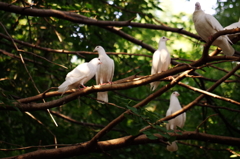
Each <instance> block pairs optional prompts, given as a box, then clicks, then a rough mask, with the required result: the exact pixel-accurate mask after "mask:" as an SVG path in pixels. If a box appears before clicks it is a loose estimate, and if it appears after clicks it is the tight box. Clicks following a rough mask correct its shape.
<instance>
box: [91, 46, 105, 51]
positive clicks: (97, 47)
mask: <svg viewBox="0 0 240 159" xmlns="http://www.w3.org/2000/svg"><path fill="white" fill-rule="evenodd" d="M102 50H104V48H103V47H102V46H96V47H95V49H94V50H93V51H97V52H99V51H102Z"/></svg>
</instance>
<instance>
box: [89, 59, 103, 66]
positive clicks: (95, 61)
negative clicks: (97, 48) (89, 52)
mask: <svg viewBox="0 0 240 159" xmlns="http://www.w3.org/2000/svg"><path fill="white" fill-rule="evenodd" d="M89 63H91V64H93V65H100V64H101V63H102V62H101V61H100V58H94V59H92V60H91V61H90V62H89Z"/></svg>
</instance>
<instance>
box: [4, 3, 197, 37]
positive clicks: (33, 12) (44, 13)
mask: <svg viewBox="0 0 240 159" xmlns="http://www.w3.org/2000/svg"><path fill="white" fill-rule="evenodd" d="M0 10H4V11H7V12H13V13H17V14H21V15H30V16H39V17H57V18H60V19H65V20H68V21H71V22H74V23H81V24H88V25H98V26H132V27H139V28H148V29H155V30H164V31H171V32H176V33H181V34H184V35H187V36H189V37H192V38H195V39H198V40H200V39H201V38H200V37H199V36H197V35H195V34H193V33H190V32H187V31H185V30H183V29H182V28H171V27H166V26H163V25H154V24H142V23H135V22H131V21H129V20H127V21H100V20H95V19H90V18H88V17H85V16H83V15H79V14H76V13H72V12H67V11H59V10H54V9H36V8H24V7H19V6H16V5H11V4H8V3H4V2H0Z"/></svg>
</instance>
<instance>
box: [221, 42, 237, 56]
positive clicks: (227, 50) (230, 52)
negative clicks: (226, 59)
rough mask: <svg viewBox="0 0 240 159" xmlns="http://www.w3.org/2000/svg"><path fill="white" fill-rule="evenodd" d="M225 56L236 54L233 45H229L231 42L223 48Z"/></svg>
mask: <svg viewBox="0 0 240 159" xmlns="http://www.w3.org/2000/svg"><path fill="white" fill-rule="evenodd" d="M221 49H222V51H223V53H224V55H226V56H232V55H233V54H234V52H235V50H234V48H233V47H232V45H231V44H229V42H228V41H227V43H226V44H225V46H224V47H222V48H221Z"/></svg>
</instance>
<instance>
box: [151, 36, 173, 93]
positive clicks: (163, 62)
mask: <svg viewBox="0 0 240 159" xmlns="http://www.w3.org/2000/svg"><path fill="white" fill-rule="evenodd" d="M167 40H169V39H168V38H166V37H164V36H163V37H161V38H160V40H159V44H158V49H157V50H156V51H155V52H154V54H153V57H152V69H151V75H153V74H156V73H161V72H163V71H167V69H168V67H169V65H170V62H171V56H170V53H169V51H168V50H167V47H166V41H167ZM159 83H160V82H159V81H155V82H152V83H150V86H151V90H152V91H154V90H155V89H156V88H157V86H158V85H159Z"/></svg>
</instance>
